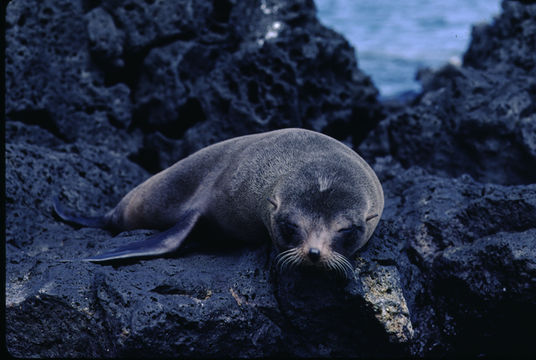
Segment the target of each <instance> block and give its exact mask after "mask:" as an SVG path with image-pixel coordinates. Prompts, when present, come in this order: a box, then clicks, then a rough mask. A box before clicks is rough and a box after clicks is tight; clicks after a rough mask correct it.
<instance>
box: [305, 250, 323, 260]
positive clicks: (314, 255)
mask: <svg viewBox="0 0 536 360" xmlns="http://www.w3.org/2000/svg"><path fill="white" fill-rule="evenodd" d="M308 256H309V259H310V260H311V261H312V262H314V263H315V262H317V261H318V260H320V250H318V249H317V248H310V249H309V253H308Z"/></svg>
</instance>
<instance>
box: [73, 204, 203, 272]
mask: <svg viewBox="0 0 536 360" xmlns="http://www.w3.org/2000/svg"><path fill="white" fill-rule="evenodd" d="M200 214H201V213H200V212H199V211H197V210H189V211H187V212H186V213H184V214H183V215H182V217H181V218H180V220H179V222H178V223H177V224H175V226H173V227H172V228H170V229H168V230H166V231H163V232H161V233H158V234H155V235H153V236H151V237H149V238H147V239H145V240H142V241H137V242H134V243H132V244H127V245H124V246H120V247H118V248H116V249H114V250H112V251H109V252H106V253H103V254H100V255H96V256H94V257H90V258H86V259H84V260H85V261H91V262H105V261H110V260H119V259H127V258H139V257H148V256H157V255H162V254H167V253H170V252H173V251H175V250H177V249H178V248H179V247H180V246H181V244H182V242H183V241H184V239H185V238H186V236H188V234H189V233H190V231H191V230H192V229H193V227H194V225H195V224H196V222H197V220H198V219H199V215H200Z"/></svg>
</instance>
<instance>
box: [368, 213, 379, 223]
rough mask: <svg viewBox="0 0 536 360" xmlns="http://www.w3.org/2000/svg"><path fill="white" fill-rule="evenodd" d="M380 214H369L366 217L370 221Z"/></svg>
mask: <svg viewBox="0 0 536 360" xmlns="http://www.w3.org/2000/svg"><path fill="white" fill-rule="evenodd" d="M378 216H379V215H378V214H374V215H369V216H368V217H367V218H366V219H365V221H367V222H368V221H370V220H372V219H374V218H376V217H378Z"/></svg>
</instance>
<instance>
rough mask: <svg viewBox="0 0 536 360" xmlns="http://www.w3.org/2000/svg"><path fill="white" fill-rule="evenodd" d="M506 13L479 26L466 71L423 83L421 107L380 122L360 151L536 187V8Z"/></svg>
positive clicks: (515, 6) (516, 7) (509, 5)
mask: <svg viewBox="0 0 536 360" xmlns="http://www.w3.org/2000/svg"><path fill="white" fill-rule="evenodd" d="M503 8H504V13H503V14H502V15H501V16H500V17H499V18H498V19H497V20H496V21H495V22H494V23H493V24H492V25H479V26H476V27H474V29H473V40H472V42H471V44H470V46H469V49H468V51H467V53H466V54H465V56H464V65H463V67H454V66H452V65H447V66H445V67H444V68H443V69H441V70H439V71H437V72H436V73H434V74H431V75H430V74H427V75H426V76H422V77H421V81H422V83H423V88H424V92H423V94H422V95H421V96H420V98H419V99H418V100H417V103H416V105H415V106H413V107H411V108H410V109H408V110H406V111H403V112H400V113H399V114H397V115H396V116H393V117H391V118H390V119H389V120H388V121H384V122H382V123H381V124H380V126H379V127H378V128H377V129H376V131H375V133H374V134H373V135H371V136H369V137H368V140H369V141H367V142H366V144H365V145H364V146H362V147H361V150H362V151H363V152H364V153H365V154H367V156H369V157H373V156H378V155H387V154H389V155H391V156H392V157H393V158H395V159H396V160H398V161H400V162H401V163H402V164H403V165H404V167H409V166H411V165H419V166H422V167H425V168H426V169H428V170H429V171H432V172H434V173H436V174H438V175H442V176H459V175H461V174H463V173H467V174H470V175H471V176H473V177H474V178H475V179H477V180H479V181H482V182H492V183H499V184H529V183H534V182H536V76H535V74H536V55H535V54H536V23H535V21H534V19H535V18H536V7H535V5H534V4H533V3H532V4H523V3H522V2H517V1H505V2H504V3H503ZM379 139H381V141H378V140H379ZM498 169H500V171H498Z"/></svg>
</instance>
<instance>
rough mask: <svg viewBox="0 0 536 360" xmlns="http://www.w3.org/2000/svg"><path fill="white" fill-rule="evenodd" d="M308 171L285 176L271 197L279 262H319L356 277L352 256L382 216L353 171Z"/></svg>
mask: <svg viewBox="0 0 536 360" xmlns="http://www.w3.org/2000/svg"><path fill="white" fill-rule="evenodd" d="M303 172H304V171H303V170H302V171H300V173H298V174H297V175H296V176H291V177H287V178H285V179H284V180H283V181H284V183H280V184H278V186H276V188H275V189H274V191H273V194H272V195H271V196H270V197H269V198H268V199H267V201H268V202H269V207H270V215H269V231H270V235H271V237H272V240H273V243H274V245H275V247H276V248H277V250H278V251H279V255H278V256H277V258H276V261H277V265H278V267H279V268H280V269H281V270H283V269H285V268H287V267H294V266H297V265H311V266H318V267H322V268H325V269H329V270H333V271H336V272H338V273H340V274H341V275H343V276H350V275H351V274H353V270H354V268H353V266H352V265H351V262H350V260H349V259H351V258H352V257H353V256H354V255H355V253H356V252H357V250H358V249H359V248H361V247H362V246H363V245H365V243H366V242H367V241H368V239H369V237H370V235H371V234H372V232H373V231H374V228H375V225H376V224H377V221H373V219H376V218H377V217H379V215H380V214H376V213H373V212H372V213H371V209H370V207H371V204H369V203H368V202H367V200H366V199H367V196H364V195H363V194H361V193H360V191H359V189H358V186H359V184H358V183H356V181H353V180H355V179H354V178H353V176H352V175H351V174H349V173H347V172H345V171H342V172H341V171H331V172H330V171H326V169H323V171H321V172H319V171H316V172H315V171H314V169H307V174H304V173H303Z"/></svg>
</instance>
